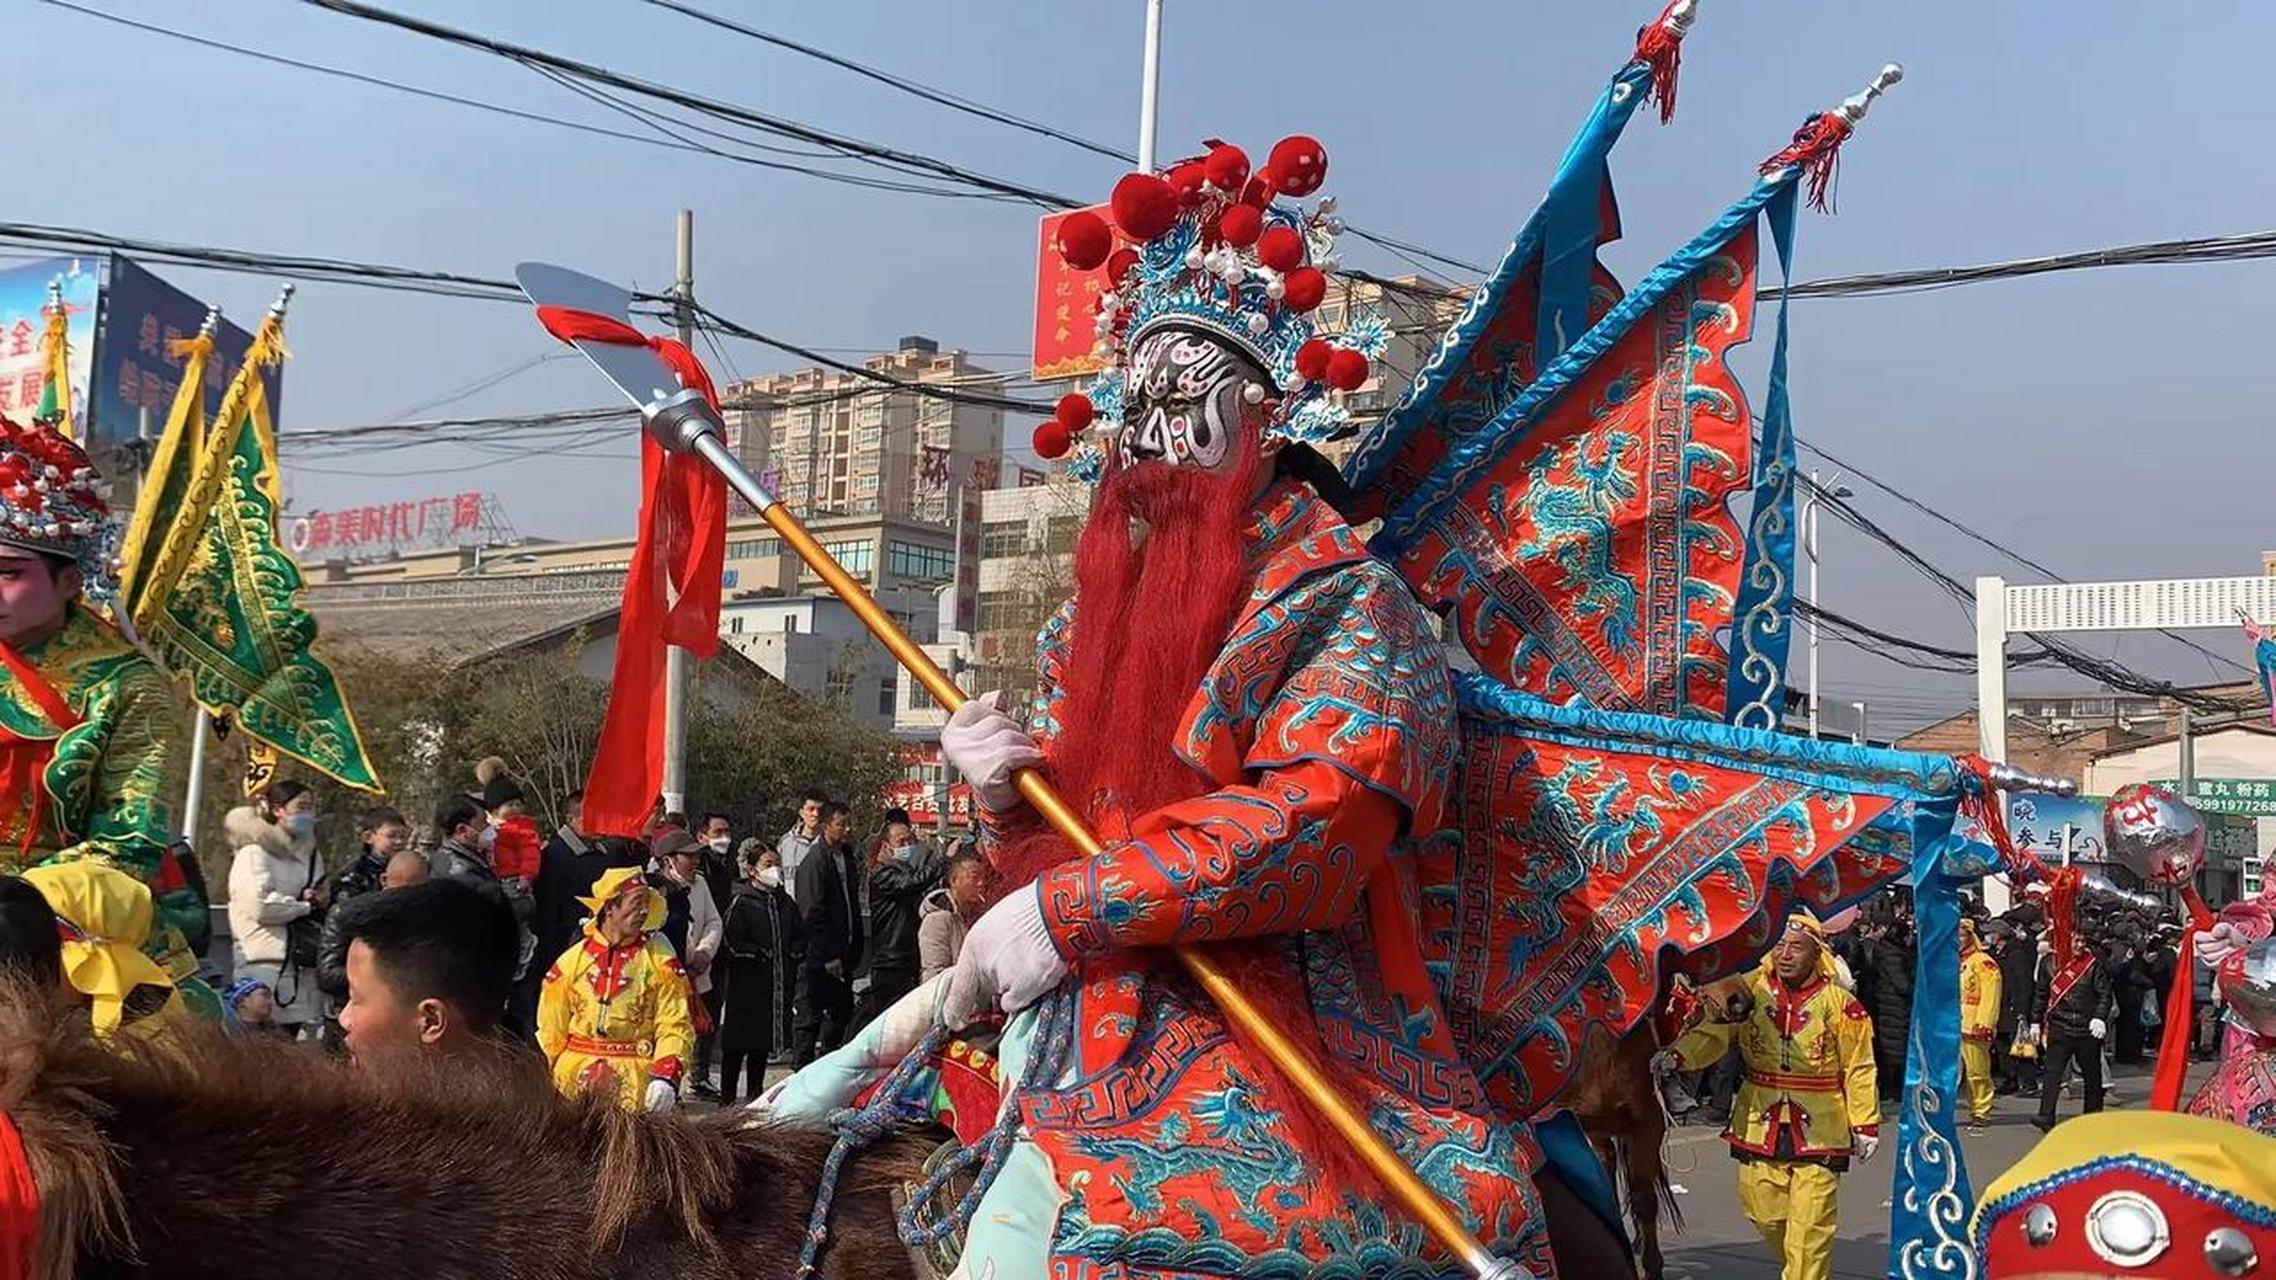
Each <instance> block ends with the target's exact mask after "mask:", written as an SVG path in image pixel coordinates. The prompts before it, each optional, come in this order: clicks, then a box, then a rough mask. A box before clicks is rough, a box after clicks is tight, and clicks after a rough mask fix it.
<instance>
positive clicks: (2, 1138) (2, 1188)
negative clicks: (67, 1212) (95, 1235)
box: [0, 1112, 40, 1280]
mask: <svg viewBox="0 0 2276 1280" xmlns="http://www.w3.org/2000/svg"><path fill="white" fill-rule="evenodd" d="M39 1253H40V1185H39V1180H38V1179H37V1178H35V1177H33V1176H32V1162H31V1160H30V1158H29V1157H27V1156H26V1155H25V1154H24V1136H23V1134H22V1133H20V1132H18V1131H17V1129H16V1122H15V1120H13V1119H12V1118H10V1117H9V1116H8V1115H7V1113H5V1112H0V1280H31V1277H32V1276H33V1275H34V1274H35V1269H36V1268H37V1267H38V1265H39Z"/></svg>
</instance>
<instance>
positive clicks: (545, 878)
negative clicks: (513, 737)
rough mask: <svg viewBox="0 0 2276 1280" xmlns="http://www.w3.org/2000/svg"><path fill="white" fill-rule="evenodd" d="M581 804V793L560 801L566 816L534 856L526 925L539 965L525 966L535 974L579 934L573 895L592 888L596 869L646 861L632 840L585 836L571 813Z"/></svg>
mask: <svg viewBox="0 0 2276 1280" xmlns="http://www.w3.org/2000/svg"><path fill="white" fill-rule="evenodd" d="M584 803H585V793H584V792H582V791H572V792H570V793H569V795H568V797H567V799H566V800H565V801H564V804H565V805H566V807H567V812H568V814H569V821H567V822H564V823H562V824H561V827H560V829H559V830H557V831H555V832H554V833H553V838H552V839H550V840H547V841H546V842H545V848H544V850H543V851H542V852H541V853H540V854H539V855H538V868H537V885H536V888H535V890H534V897H535V903H536V913H535V917H534V919H532V921H531V925H532V927H533V928H534V929H535V930H536V931H537V954H538V955H539V956H540V957H541V958H543V959H544V961H545V964H542V965H532V966H530V967H531V968H532V969H534V970H536V971H537V973H538V976H539V977H540V978H542V977H543V976H544V974H545V969H546V966H547V965H550V964H552V963H553V959H554V957H556V956H558V955H560V954H561V953H562V952H564V951H567V950H568V949H569V947H570V944H572V943H574V942H576V941H577V939H578V938H579V937H580V936H582V934H583V932H584V922H585V904H584V903H582V902H580V901H578V899H580V898H582V897H584V896H585V895H586V894H588V893H591V892H592V891H593V882H594V881H595V880H598V879H600V878H601V873H603V872H605V871H611V870H614V869H616V868H617V867H638V866H643V865H645V864H646V863H647V861H648V853H647V851H646V850H645V849H643V848H641V847H640V843H639V842H638V841H636V840H631V839H627V838H625V837H622V836H588V835H586V834H585V833H584V832H582V831H579V830H578V829H577V812H578V810H579V809H581V808H582V807H583V806H584Z"/></svg>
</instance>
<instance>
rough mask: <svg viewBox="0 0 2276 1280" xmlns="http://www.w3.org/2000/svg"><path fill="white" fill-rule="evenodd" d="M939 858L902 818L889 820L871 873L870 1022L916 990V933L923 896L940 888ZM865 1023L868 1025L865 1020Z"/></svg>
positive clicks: (918, 961)
mask: <svg viewBox="0 0 2276 1280" xmlns="http://www.w3.org/2000/svg"><path fill="white" fill-rule="evenodd" d="M940 881H941V858H940V854H939V853H938V852H937V851H936V850H934V848H933V847H932V846H931V845H929V844H927V843H925V842H923V841H922V840H920V839H918V838H917V833H916V829H915V828H914V827H913V826H911V825H910V823H909V820H908V818H907V817H906V816H905V815H904V816H901V817H899V818H893V817H891V816H890V815H889V816H888V820H887V822H886V824H885V832H884V834H883V835H881V836H879V837H878V840H877V851H876V853H875V854H873V855H872V857H871V859H870V870H869V948H870V949H869V1000H870V1005H869V1007H870V1010H871V1013H872V1016H874V1015H875V1014H876V1013H879V1012H882V1011H884V1010H886V1009H890V1008H892V1007H893V1002H894V1001H896V1000H899V999H900V998H901V997H903V996H905V995H907V994H909V993H910V992H912V991H914V990H916V989H917V974H918V972H919V970H920V968H921V960H920V958H919V955H918V951H917V930H918V927H919V925H920V924H921V923H922V921H923V917H924V910H925V896H926V895H927V894H929V893H931V892H932V891H933V890H934V889H937V888H939V887H940ZM864 1021H866V1019H864Z"/></svg>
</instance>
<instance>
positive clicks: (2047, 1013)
mask: <svg viewBox="0 0 2276 1280" xmlns="http://www.w3.org/2000/svg"><path fill="white" fill-rule="evenodd" d="M2072 952H2073V954H2072V956H2071V957H2070V959H2069V960H2067V961H2066V960H2063V959H2062V958H2060V957H2057V956H2052V955H2050V956H2048V957H2047V959H2046V961H2045V962H2044V963H2042V964H2041V965H2040V966H2039V977H2038V981H2037V983H2036V984H2035V985H2034V987H2033V990H2032V999H2031V1020H2032V1021H2033V1022H2036V1023H2038V1024H2039V1026H2040V1028H2041V1031H2042V1034H2043V1035H2044V1036H2045V1043H2046V1050H2045V1057H2044V1058H2043V1060H2042V1062H2041V1067H2042V1070H2043V1074H2042V1075H2041V1077H2040V1084H2039V1114H2038V1115H2037V1116H2036V1117H2035V1118H2033V1120H2032V1121H2031V1123H2032V1124H2035V1125H2037V1126H2038V1127H2039V1131H2040V1132H2042V1133H2044V1132H2046V1131H2047V1130H2049V1129H2052V1128H2054V1127H2055V1103H2056V1101H2057V1100H2059V1099H2060V1098H2061V1097H2062V1096H2063V1076H2064V1074H2065V1073H2066V1072H2068V1071H2069V1069H2070V1068H2071V1066H2073V1065H2074V1064H2075V1065H2076V1066H2077V1067H2078V1073H2079V1076H2080V1078H2081V1079H2083V1080H2084V1081H2085V1082H2086V1110H2087V1113H2088V1114H2090V1115H2091V1114H2092V1113H2094V1112H2097V1111H2100V1110H2102V1040H2103V1037H2105V1036H2107V1035H2109V1034H2110V1015H2111V1012H2112V997H2111V992H2110V971H2109V966H2108V964H2107V963H2106V962H2105V961H2104V959H2103V958H2102V957H2100V956H2098V955H2096V954H2095V951H2094V948H2093V947H2092V946H2089V945H2087V944H2085V943H2084V942H2081V943H2078V944H2076V945H2074V946H2073V948H2072Z"/></svg>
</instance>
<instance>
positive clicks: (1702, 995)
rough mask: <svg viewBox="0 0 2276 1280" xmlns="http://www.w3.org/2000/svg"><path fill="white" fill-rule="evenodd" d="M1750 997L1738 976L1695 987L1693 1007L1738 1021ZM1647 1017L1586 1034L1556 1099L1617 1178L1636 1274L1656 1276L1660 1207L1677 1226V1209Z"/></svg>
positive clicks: (1655, 1279)
mask: <svg viewBox="0 0 2276 1280" xmlns="http://www.w3.org/2000/svg"><path fill="white" fill-rule="evenodd" d="M1753 1003H1754V1001H1753V997H1752V996H1750V995H1748V994H1747V989H1746V982H1745V980H1744V978H1743V977H1732V978H1725V979H1723V980H1721V981H1719V982H1714V983H1709V984H1707V985H1706V986H1703V987H1700V988H1698V1007H1699V1009H1700V1011H1701V1012H1702V1013H1703V1014H1704V1016H1706V1017H1708V1018H1711V1019H1713V1020H1714V1021H1717V1022H1737V1021H1740V1020H1741V1019H1743V1018H1745V1017H1746V1016H1747V1014H1748V1012H1749V1011H1750V1010H1751V1009H1752V1007H1753ZM1654 1021H1655V1020H1654V1019H1650V1018H1647V1019H1645V1020H1644V1021H1642V1022H1639V1023H1637V1024H1636V1025H1635V1026H1634V1027H1632V1028H1630V1029H1629V1032H1628V1034H1627V1035H1625V1036H1622V1037H1621V1038H1620V1039H1619V1040H1617V1041H1614V1040H1611V1039H1609V1038H1607V1037H1604V1036H1594V1037H1591V1038H1590V1039H1589V1041H1588V1044H1587V1048H1586V1050H1584V1052H1583V1058H1584V1060H1585V1061H1586V1063H1587V1065H1586V1066H1584V1067H1583V1068H1582V1069H1581V1070H1580V1071H1579V1072H1578V1073H1576V1077H1575V1080H1574V1083H1573V1085H1572V1090H1571V1092H1570V1093H1568V1094H1567V1095H1566V1096H1565V1097H1564V1098H1563V1099H1562V1102H1563V1104H1564V1105H1565V1106H1566V1107H1568V1108H1570V1109H1571V1111H1572V1113H1573V1115H1574V1116H1575V1117H1576V1118H1578V1119H1579V1120H1580V1122H1581V1127H1582V1128H1583V1129H1586V1130H1587V1131H1588V1136H1589V1143H1590V1145H1591V1146H1594V1147H1595V1148H1596V1155H1597V1159H1599V1160H1601V1161H1603V1162H1604V1167H1605V1170H1606V1171H1607V1172H1608V1173H1610V1174H1612V1175H1613V1176H1614V1178H1615V1179H1616V1180H1617V1181H1618V1184H1619V1187H1620V1198H1621V1200H1622V1201H1623V1202H1624V1203H1625V1204H1626V1206H1627V1209H1628V1218H1629V1221H1630V1223H1631V1224H1632V1225H1633V1226H1634V1228H1635V1245H1636V1273H1637V1274H1638V1275H1639V1276H1641V1277H1643V1280H1661V1276H1662V1275H1663V1274H1664V1273H1665V1268H1666V1259H1665V1258H1664V1256H1663V1255H1662V1254H1661V1252H1660V1212H1661V1210H1662V1209H1665V1210H1666V1212H1667V1216H1668V1220H1669V1221H1670V1222H1671V1223H1673V1224H1674V1226H1675V1228H1676V1229H1677V1230H1679V1231H1680V1230H1682V1229H1683V1208H1682V1206H1681V1205H1679V1204H1677V1203H1676V1201H1675V1197H1674V1194H1673V1187H1672V1184H1671V1183H1670V1182H1669V1180H1668V1176H1667V1165H1666V1162H1665V1156H1666V1148H1667V1129H1668V1117H1667V1111H1666V1109H1665V1107H1664V1106H1663V1104H1662V1102H1661V1100H1660V1089H1659V1082H1658V1081H1656V1080H1654V1079H1653V1078H1652V1055H1654V1054H1655V1053H1657V1052H1659V1049H1660V1037H1659V1034H1658V1032H1657V1031H1656V1030H1654V1025H1653V1024H1654Z"/></svg>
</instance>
